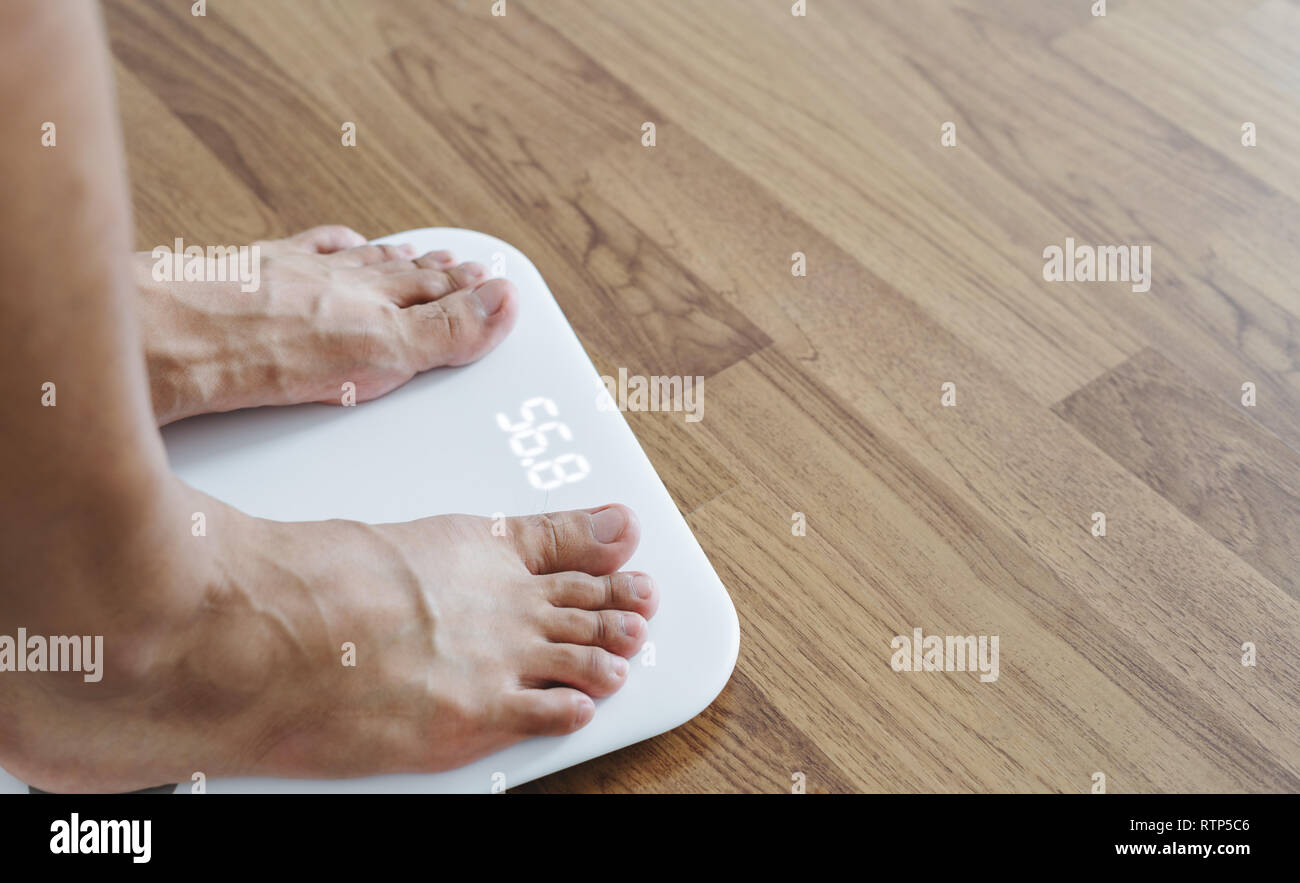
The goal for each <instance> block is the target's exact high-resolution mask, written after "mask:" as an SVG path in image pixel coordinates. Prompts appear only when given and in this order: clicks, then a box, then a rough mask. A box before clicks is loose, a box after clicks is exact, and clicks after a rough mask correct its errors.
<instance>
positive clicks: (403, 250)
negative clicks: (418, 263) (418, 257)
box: [397, 242, 415, 258]
mask: <svg viewBox="0 0 1300 883" xmlns="http://www.w3.org/2000/svg"><path fill="white" fill-rule="evenodd" d="M397 253H398V254H400V255H401V256H402V257H404V258H413V257H415V246H414V245H412V244H411V243H409V242H403V243H402V244H401V245H399V246H397Z"/></svg>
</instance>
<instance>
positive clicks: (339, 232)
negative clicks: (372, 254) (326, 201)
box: [284, 224, 366, 254]
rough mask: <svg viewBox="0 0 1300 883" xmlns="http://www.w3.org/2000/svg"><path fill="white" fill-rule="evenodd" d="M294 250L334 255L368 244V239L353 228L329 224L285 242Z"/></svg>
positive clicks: (303, 232) (292, 237)
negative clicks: (337, 252)
mask: <svg viewBox="0 0 1300 883" xmlns="http://www.w3.org/2000/svg"><path fill="white" fill-rule="evenodd" d="M284 241H285V242H286V243H288V244H289V245H290V246H292V247H293V248H296V249H299V250H302V251H309V252H311V253H313V254H333V253H334V252H336V251H343V250H345V249H350V248H356V247H357V246H359V245H365V244H366V237H364V236H362V235H361V234H360V233H358V232H357V231H356V230H353V229H352V228H351V227H344V226H342V225H341V224H327V225H325V226H322V227H312V228H311V229H310V230H304V231H302V232H301V233H298V234H296V235H294V236H290V237H288V238H287V239H285V240H284Z"/></svg>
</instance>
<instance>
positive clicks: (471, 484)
mask: <svg viewBox="0 0 1300 883" xmlns="http://www.w3.org/2000/svg"><path fill="white" fill-rule="evenodd" d="M376 242H379V243H390V244H401V243H411V244H412V245H414V246H415V247H416V248H417V249H418V250H419V252H420V253H424V252H426V251H432V250H435V249H448V250H450V251H452V252H453V253H454V254H455V256H456V259H457V260H459V261H471V260H472V261H477V262H479V263H481V264H483V265H485V266H486V267H488V268H489V270H490V271H491V272H493V274H494V275H501V276H505V277H506V278H508V279H510V280H511V281H512V282H514V283H515V285H516V286H517V287H518V290H519V317H518V320H517V321H516V323H515V327H514V330H513V331H512V332H511V333H510V334H509V335H508V336H507V337H506V339H505V341H504V342H503V343H501V344H500V345H499V346H498V347H497V348H496V349H495V350H493V351H492V352H490V353H488V354H487V355H486V356H485V357H483V358H482V359H480V360H479V361H477V362H475V363H473V364H471V365H467V366H464V367H460V368H442V369H435V370H433V371H431V372H428V373H426V374H422V375H420V376H418V377H416V378H415V379H414V380H412V381H411V382H410V383H408V384H406V385H405V386H403V387H402V388H400V389H398V390H396V391H394V392H392V393H389V394H388V395H386V396H384V397H382V398H379V399H376V400H374V401H370V402H364V403H362V404H359V405H357V406H355V407H338V406H331V405H321V404H314V405H299V406H295V407H288V408H258V409H254V410H247V411H236V412H232V413H228V414H212V415H206V416H202V417H195V418H191V419H189V420H184V421H181V422H180V423H177V424H174V425H172V426H169V427H167V428H166V429H165V430H164V431H163V437H164V439H165V441H166V444H167V452H168V455H169V457H170V460H171V464H172V467H173V469H174V470H175V472H176V474H177V475H179V476H180V477H181V478H182V479H184V480H185V481H187V482H188V483H189V484H191V485H192V486H194V487H195V488H197V489H199V490H201V491H204V492H206V493H208V494H211V495H212V496H214V497H217V498H219V499H221V500H223V501H225V502H226V503H229V504H231V505H233V506H235V507H237V508H239V509H242V510H243V511H245V512H248V513H250V514H252V515H258V516H262V517H265V518H273V519H276V520H280V521H316V520H321V519H327V518H349V519H354V520H358V521H367V522H386V521H406V520H410V519H414V518H422V517H424V516H428V515H439V514H444V513H451V512H461V513H468V514H472V515H483V516H492V515H493V514H494V513H505V514H506V515H526V514H535V513H540V512H550V511H555V510H564V509H584V508H589V507H595V506H599V505H602V504H605V503H623V504H626V505H627V506H630V507H631V508H632V509H633V510H634V511H635V512H636V514H637V517H638V518H639V519H640V522H641V545H640V547H639V548H638V549H637V551H636V554H635V555H634V556H633V557H632V559H631V560H630V561H629V562H628V563H627V564H626V565H624V568H623V569H626V570H642V571H645V572H646V573H649V574H651V575H652V576H653V577H654V579H655V582H656V584H657V585H658V586H659V591H660V596H661V598H660V604H659V610H658V613H657V614H656V615H655V617H654V618H653V619H652V620H650V630H649V637H648V641H649V642H650V643H652V644H653V652H652V653H645V652H644V651H643V652H642V653H641V654H638V655H637V656H634V657H632V659H631V660H630V666H629V669H630V672H629V675H628V678H627V682H626V684H625V685H624V686H623V688H622V689H621V690H619V691H618V692H617V693H616V694H614V695H613V696H611V697H609V698H607V699H601V700H597V701H596V716H595V719H594V720H593V721H592V722H591V723H590V724H588V725H587V726H586V727H584V728H583V729H581V730H579V731H578V732H576V733H573V734H571V735H568V736H562V737H555V738H539V739H531V740H529V741H526V742H522V743H519V744H517V745H515V746H513V747H511V748H508V749H506V750H504V751H501V752H498V753H496V754H493V755H490V756H488V757H484V758H482V759H480V760H478V761H476V762H474V763H471V764H469V765H468V766H465V767H461V768H460V769H456V770H451V771H449V772H443V773H436V774H405V775H385V776H376V777H371V778H363V779H342V780H307V779H276V778H245V779H211V780H208V781H207V783H206V788H207V791H208V793H222V792H227V793H229V792H420V793H428V792H491V791H494V790H501V788H502V787H503V786H504V787H507V788H509V787H514V786H516V785H520V784H523V783H524V782H528V781H530V780H532V779H536V778H538V777H540V776H545V775H547V774H548V773H553V772H556V771H557V770H562V769H564V768H565V767H570V766H573V765H574V764H578V763H582V762H583V761H586V760H590V759H591V758H593V757H597V756H599V755H601V754H605V753H607V752H610V751H614V750H616V749H618V748H622V747H624V746H626V745H631V744H632V743H634V742H639V741H641V740H643V739H648V738H650V737H651V736H656V735H658V734H660V733H663V732H665V731H667V730H670V729H672V728H673V727H676V726H679V725H680V724H683V723H685V722H686V721H688V720H690V719H691V718H693V717H694V716H695V715H697V714H699V713H700V712H701V711H703V710H704V709H705V708H706V707H707V706H708V705H709V703H710V702H712V701H713V700H714V698H715V697H716V696H717V695H718V693H719V692H721V690H722V688H723V686H724V685H725V684H726V682H727V679H728V678H729V677H730V676H731V671H732V669H733V668H734V666H735V663H736V654H737V651H738V649H739V643H740V628H739V622H738V620H737V618H736V610H735V607H734V606H733V605H732V603H731V598H730V597H729V596H728V595H727V592H726V589H724V588H723V586H722V583H721V581H720V580H719V579H718V576H717V574H716V573H715V572H714V570H713V567H712V566H711V565H710V564H709V561H708V559H707V558H706V557H705V555H704V552H703V551H702V550H701V549H700V545H699V543H698V542H696V540H695V537H694V536H693V535H692V534H691V531H690V528H689V527H688V526H687V524H686V521H685V519H684V518H683V517H682V515H681V513H680V512H679V511H678V510H677V506H676V505H675V504H674V503H673V500H672V498H671V497H670V496H669V494H668V491H667V489H666V488H665V487H664V485H663V482H661V481H660V480H659V476H658V475H656V474H655V471H654V468H653V467H652V466H651V465H650V461H649V459H647V458H646V455H645V453H644V452H643V451H642V450H641V446H640V445H639V444H638V443H637V440H636V437H635V436H634V435H633V434H632V430H631V429H630V428H629V427H628V425H627V421H625V420H624V419H623V415H622V414H621V413H620V412H619V411H618V410H616V409H613V408H610V407H608V406H606V407H603V408H602V407H600V406H599V404H598V403H599V400H600V394H601V391H602V390H603V388H604V387H603V386H602V385H601V384H600V378H599V375H598V373H597V371H596V369H595V368H594V367H593V365H592V363H591V360H590V359H589V358H588V357H587V354H586V352H584V350H583V348H582V344H581V343H580V342H579V341H578V338H577V336H576V335H575V334H574V332H573V329H572V328H570V327H569V323H568V321H567V320H566V319H565V318H564V314H563V313H562V312H561V311H560V307H559V305H558V304H557V303H556V302H555V298H554V297H553V296H552V295H551V292H550V290H549V289H548V288H547V286H546V283H545V281H543V279H542V276H541V274H540V273H539V272H538V271H537V268H536V267H534V266H533V264H532V262H531V261H529V260H528V258H526V257H524V255H523V254H522V253H520V252H519V251H518V250H517V249H515V248H514V247H512V246H510V245H507V244H506V243H505V242H502V241H501V240H500V239H496V238H495V237H492V236H488V235H486V234H483V233H476V232H473V231H470V230H459V229H453V228H438V227H432V228H426V229H422V230H411V231H407V232H405V233H398V234H395V235H393V236H389V237H386V238H384V239H379V240H376ZM606 402H608V400H606ZM530 413H531V414H532V415H535V419H545V420H546V421H548V422H550V421H555V422H559V423H561V424H563V427H564V430H566V431H558V430H557V431H554V432H551V433H549V434H548V435H546V436H540V441H536V439H538V438H539V436H537V435H532V436H531V437H530V442H531V446H530V444H525V443H523V442H522V441H521V439H520V438H518V437H516V435H514V434H512V432H511V431H510V429H503V428H502V427H503V426H505V427H511V428H512V429H513V428H517V426H518V424H519V423H520V421H526V420H527V419H528V417H529V414H530ZM499 415H503V416H499ZM661 416H662V419H665V420H669V419H678V420H680V419H682V414H681V413H665V414H663V415H661ZM538 444H541V445H542V446H543V447H542V449H540V450H539V449H537V445H538ZM26 790H27V788H26V786H25V785H23V784H22V783H20V782H18V781H17V780H16V779H14V778H13V777H11V776H8V775H6V774H4V773H3V772H0V792H6V791H26ZM189 791H190V783H188V782H181V783H179V787H178V788H177V789H176V792H177V793H189Z"/></svg>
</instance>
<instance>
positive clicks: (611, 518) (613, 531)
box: [591, 506, 627, 543]
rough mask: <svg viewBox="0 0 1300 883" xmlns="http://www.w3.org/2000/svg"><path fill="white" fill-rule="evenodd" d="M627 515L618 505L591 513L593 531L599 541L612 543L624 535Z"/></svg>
mask: <svg viewBox="0 0 1300 883" xmlns="http://www.w3.org/2000/svg"><path fill="white" fill-rule="evenodd" d="M625 527H627V516H626V515H624V514H623V510H622V509H620V508H618V507H617V506H610V507H609V508H607V509H601V510H600V511H598V512H593V513H591V531H592V533H593V534H595V536H596V542H598V543H612V542H614V541H615V540H617V539H618V538H619V537H621V536H622V535H623V528H625Z"/></svg>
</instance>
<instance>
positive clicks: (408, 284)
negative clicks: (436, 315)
mask: <svg viewBox="0 0 1300 883" xmlns="http://www.w3.org/2000/svg"><path fill="white" fill-rule="evenodd" d="M390 266H398V265H396V264H376V265H374V267H373V268H375V269H377V268H385V267H390ZM371 269H372V267H367V268H366V269H365V270H364V271H362V272H369V271H370V270H371ZM486 278H487V270H486V269H485V268H484V267H483V266H481V265H480V264H472V263H471V264H461V265H460V266H457V267H450V268H448V269H445V270H435V269H431V268H430V269H415V268H413V267H412V266H411V264H410V263H409V262H408V263H407V264H406V267H405V270H404V271H397V272H391V273H386V274H385V275H384V278H383V279H382V280H380V283H379V284H380V285H381V286H382V288H383V289H384V291H385V292H386V293H387V294H388V296H389V297H390V298H391V299H392V301H393V303H395V304H397V305H398V306H399V307H409V306H414V305H415V304H424V303H428V302H429V301H431V300H437V299H438V298H440V297H446V296H447V295H449V294H451V293H452V292H456V291H462V290H464V289H466V288H469V287H471V286H472V285H474V284H476V283H478V282H482V281H483V280H484V279H486Z"/></svg>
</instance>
